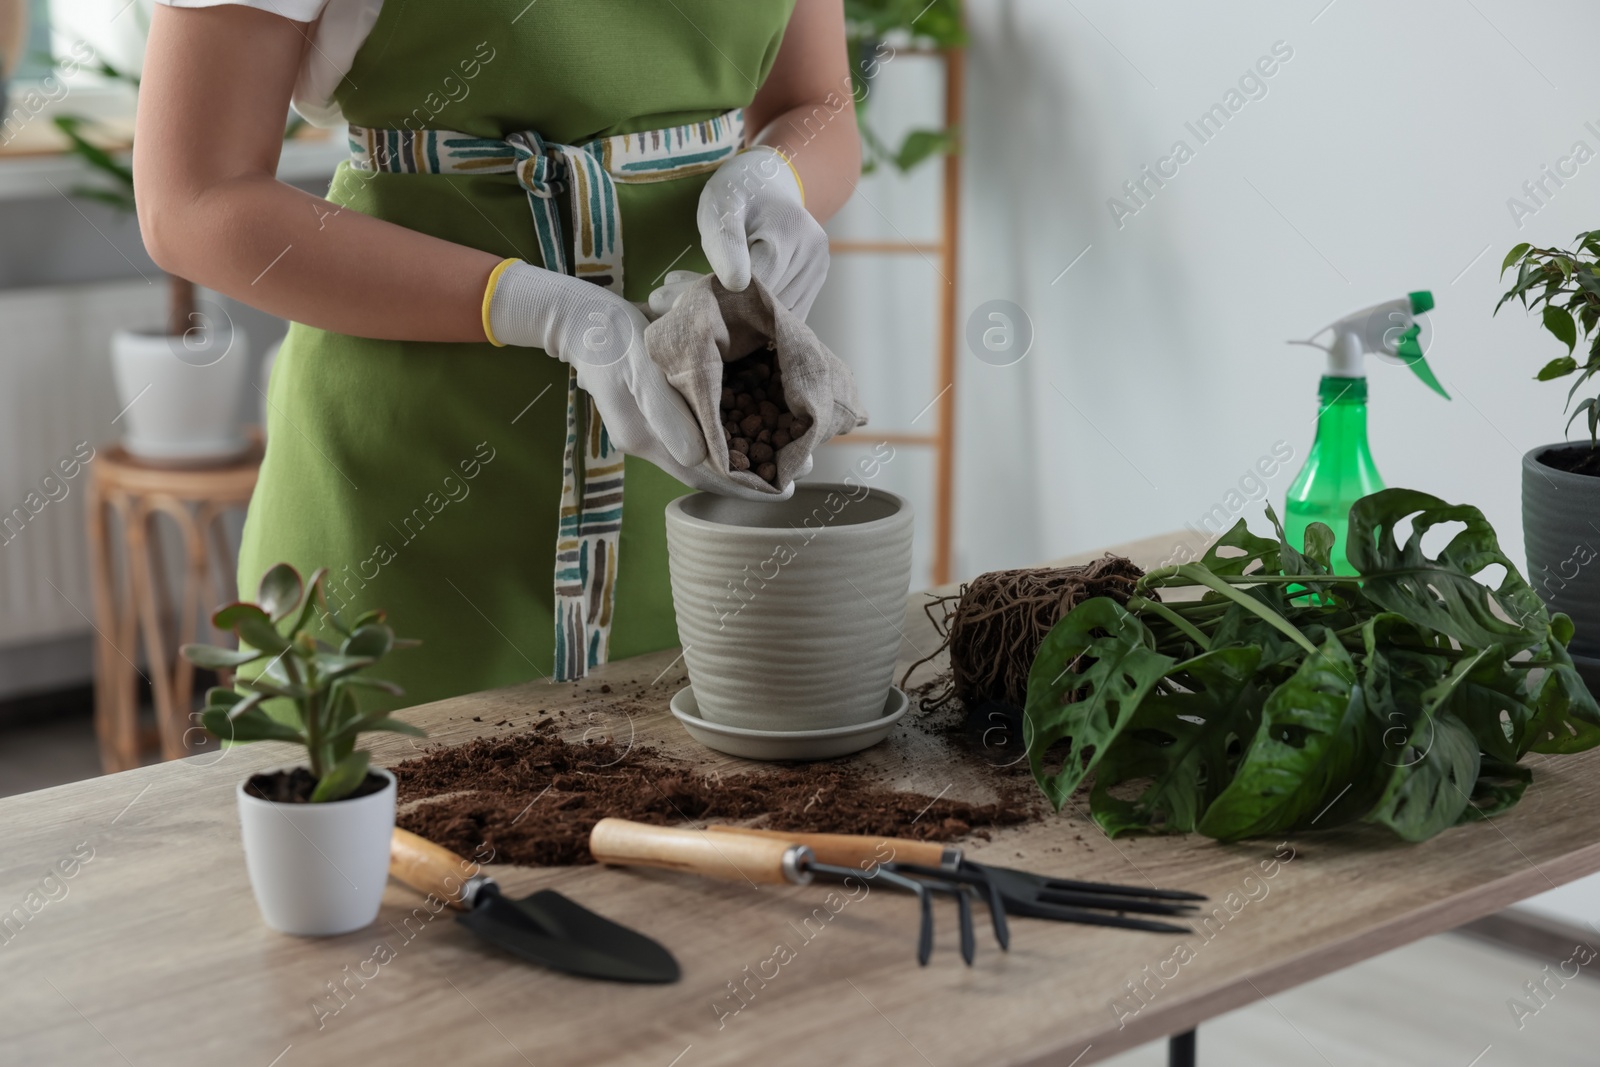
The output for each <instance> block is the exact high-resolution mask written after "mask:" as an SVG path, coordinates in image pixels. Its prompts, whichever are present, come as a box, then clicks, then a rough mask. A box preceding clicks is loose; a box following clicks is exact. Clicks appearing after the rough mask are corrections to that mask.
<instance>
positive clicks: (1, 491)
mask: <svg viewBox="0 0 1600 1067" xmlns="http://www.w3.org/2000/svg"><path fill="white" fill-rule="evenodd" d="M165 303H166V292H165V286H164V285H163V279H161V278H160V277H159V276H155V275H152V279H151V282H150V283H148V284H147V283H146V282H144V281H134V282H117V283H114V284H104V285H90V286H75V287H70V288H50V289H21V290H16V289H14V290H9V291H6V292H0V541H3V543H0V646H8V645H18V644H27V643H32V642H35V641H41V640H47V639H50V638H57V637H63V636H69V635H73V634H83V633H89V632H91V631H92V629H93V627H92V625H91V624H90V622H89V620H90V619H91V618H93V616H94V604H93V600H92V595H91V592H90V582H89V557H88V549H87V545H86V538H85V535H84V513H83V501H84V497H85V495H86V489H87V485H88V470H87V469H85V470H83V471H81V472H80V473H78V475H77V477H75V478H73V479H70V480H68V479H65V478H62V477H61V470H60V467H59V464H60V463H61V462H62V461H63V460H71V459H75V458H76V455H75V453H77V451H78V447H79V444H80V442H87V443H88V444H89V445H90V446H91V447H93V448H94V449H96V454H98V453H99V450H101V449H102V448H103V447H104V446H105V445H106V444H107V443H108V442H111V441H114V440H115V439H116V438H117V435H118V431H119V425H118V424H115V423H113V421H112V420H113V419H114V418H116V417H117V415H118V405H117V401H116V393H115V390H114V388H113V387H112V383H111V357H110V344H111V334H112V332H113V331H114V330H117V329H119V328H122V327H128V326H140V325H154V324H157V323H160V322H161V321H162V316H163V314H164V312H165ZM89 466H91V467H92V466H93V461H92V460H91V461H90V464H89ZM50 476H54V478H55V479H56V480H55V481H53V482H50V483H46V482H45V479H46V478H47V477H50ZM63 487H64V490H65V492H64V493H63ZM30 493H33V494H37V496H35V497H34V498H33V503H34V505H35V506H37V505H38V503H39V501H44V502H45V503H44V505H43V506H42V507H41V508H39V510H38V513H37V514H32V513H31V511H30V509H29V508H28V507H27V504H26V502H27V501H28V497H29V494H30ZM52 496H54V497H57V498H59V499H51V497H52ZM16 508H22V509H23V513H24V514H26V515H28V518H27V520H26V522H23V521H22V520H21V519H20V518H19V517H17V516H16V515H15V513H14V511H13V509H16ZM6 516H11V517H12V519H11V522H10V524H9V525H7V524H4V522H3V520H4V518H5V517H6Z"/></svg>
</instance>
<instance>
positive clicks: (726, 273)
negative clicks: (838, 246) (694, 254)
mask: <svg viewBox="0 0 1600 1067" xmlns="http://www.w3.org/2000/svg"><path fill="white" fill-rule="evenodd" d="M696 221H697V222H698V223H699V225H700V245H701V247H702V248H704V250H705V254H706V260H707V261H708V262H709V263H710V264H711V269H712V270H713V271H714V272H715V273H716V275H717V280H718V281H720V282H721V283H722V284H723V285H724V286H725V287H727V288H728V289H731V290H732V291H734V292H736V293H740V292H743V291H744V290H745V288H746V287H747V286H748V285H749V284H750V279H751V277H756V278H759V279H761V283H762V284H763V285H765V286H766V287H767V291H768V292H770V293H771V294H772V295H773V296H775V297H777V298H778V299H779V300H781V301H783V304H784V306H785V307H787V308H788V309H789V310H790V311H793V312H794V313H795V315H797V316H798V317H799V318H800V319H801V321H804V320H805V318H806V316H807V315H809V314H810V313H811V305H812V303H813V302H815V301H816V299H817V293H818V292H820V291H821V290H822V283H823V281H824V279H826V278H827V276H828V235H827V233H826V232H824V231H823V229H822V224H821V223H819V222H817V220H816V219H815V218H813V217H812V216H811V212H809V211H807V210H806V204H805V192H804V190H803V189H802V188H801V186H800V179H799V177H798V176H797V175H796V174H795V171H794V168H792V167H791V166H789V164H788V162H787V161H786V160H785V159H784V157H783V156H782V155H781V154H780V153H779V152H778V150H777V149H775V148H770V147H768V146H766V145H757V146H756V147H754V148H750V149H747V150H746V151H743V152H740V153H739V154H738V155H736V156H734V157H733V158H731V159H728V160H725V161H724V162H723V163H722V165H721V166H719V167H718V168H717V169H716V172H715V173H714V174H712V175H711V180H710V181H708V182H706V184H705V188H704V189H702V190H701V192H700V209H699V211H698V212H697V213H696Z"/></svg>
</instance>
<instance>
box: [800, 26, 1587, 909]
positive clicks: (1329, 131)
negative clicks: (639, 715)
mask: <svg viewBox="0 0 1600 1067" xmlns="http://www.w3.org/2000/svg"><path fill="white" fill-rule="evenodd" d="M970 13H971V23H972V35H973V46H972V52H971V71H970V76H971V92H970V94H969V107H970V108H971V111H972V114H971V117H970V119H969V122H968V124H967V149H966V156H965V174H966V182H967V193H966V196H965V199H964V203H963V212H964V239H965V242H966V252H965V255H964V258H963V263H962V271H963V278H962V281H961V288H960V292H961V296H960V306H961V308H962V311H963V314H964V315H965V314H967V313H970V311H971V309H974V308H976V307H977V306H978V305H979V304H981V303H982V302H984V301H986V300H990V299H1005V300H1010V301H1012V302H1014V303H1016V304H1017V305H1020V306H1021V307H1022V308H1023V309H1025V310H1026V312H1027V314H1028V316H1029V317H1030V318H1031V320H1032V324H1033V327H1034V330H1035V332H1036V340H1035V342H1034V346H1033V349H1032V351H1031V353H1030V354H1029V355H1028V357H1027V358H1025V359H1024V360H1022V361H1021V362H1020V363H1018V364H1016V365H1015V366H1011V367H1005V368H1001V367H994V366H990V365H987V364H985V363H982V362H980V361H979V360H977V359H976V358H973V357H972V356H971V355H970V354H969V353H967V352H965V351H963V353H962V359H961V362H960V379H959V384H958V386H957V395H958V404H959V408H958V411H959V432H960V434H961V449H960V461H959V465H958V486H957V497H958V513H959V517H958V524H957V528H958V556H957V562H958V566H957V570H958V572H959V574H960V575H961V576H970V575H972V574H976V573H978V572H980V571H984V570H989V569H994V568H997V567H1002V566H1016V565H1023V564H1028V563H1033V562H1037V561H1040V560H1043V559H1046V558H1049V557H1052V556H1059V555H1064V554H1067V553H1069V552H1075V551H1080V550H1083V549H1087V548H1092V547H1094V546H1097V545H1104V544H1109V543H1113V542H1117V541H1122V540H1128V539H1132V538H1137V537H1142V536H1147V535H1150V534H1154V533H1158V532H1161V531H1164V530H1174V529H1177V528H1179V527H1181V526H1183V525H1184V523H1186V522H1192V521H1194V520H1196V519H1197V518H1198V517H1199V516H1200V515H1201V514H1202V513H1203V512H1205V511H1206V510H1207V509H1209V508H1210V507H1211V506H1212V505H1213V504H1216V503H1219V502H1221V501H1223V499H1224V496H1225V494H1226V493H1227V492H1228V490H1229V489H1230V488H1232V487H1233V486H1234V485H1235V484H1236V483H1237V481H1238V479H1239V478H1240V476H1241V475H1242V474H1244V473H1245V472H1246V471H1247V470H1248V468H1249V467H1250V466H1251V465H1252V464H1254V462H1255V461H1256V459H1257V458H1258V457H1260V456H1262V455H1263V454H1266V453H1268V452H1269V451H1270V450H1271V448H1272V446H1273V445H1274V443H1275V442H1277V441H1279V440H1282V441H1285V442H1287V443H1288V444H1289V445H1290V446H1292V447H1293V449H1294V450H1295V453H1296V457H1297V459H1296V461H1295V462H1294V463H1292V464H1290V465H1289V468H1288V469H1287V470H1285V471H1284V472H1283V473H1281V474H1280V475H1278V476H1277V477H1276V478H1275V479H1274V480H1273V481H1272V483H1271V500H1272V501H1273V502H1274V503H1275V504H1276V505H1278V506H1280V508H1281V501H1282V498H1283V494H1284V491H1285V490H1286V489H1287V488H1288V483H1289V481H1290V480H1291V479H1292V477H1293V475H1294V473H1295V471H1296V470H1297V469H1298V466H1299V459H1300V458H1301V457H1303V456H1304V455H1305V451H1306V449H1307V448H1308V447H1309V445H1310V443H1311V436H1312V430H1313V421H1314V417H1315V414H1316V391H1317V379H1318V376H1319V374H1320V373H1321V368H1320V357H1319V354H1318V353H1316V352H1315V351H1314V350H1311V349H1306V348H1298V347H1295V348H1291V347H1289V346H1287V345H1285V344H1284V343H1283V342H1284V341H1285V339H1287V338H1291V337H1305V336H1307V335H1308V334H1310V333H1311V332H1312V331H1314V330H1316V329H1317V328H1319V327H1321V326H1323V325H1324V324H1326V323H1327V322H1329V321H1330V320H1332V319H1334V318H1336V317H1338V316H1340V315H1343V314H1345V313H1346V312H1348V311H1350V310H1354V309H1356V308H1358V307H1362V306H1365V305H1367V304H1371V303H1375V302H1377V301H1379V300H1384V299H1389V298H1392V297H1398V296H1402V295H1404V294H1405V293H1406V292H1408V291H1410V290H1413V289H1431V290H1433V292H1434V295H1435V297H1436V298H1437V301H1438V308H1437V310H1436V311H1435V312H1434V313H1433V315H1432V316H1431V318H1432V325H1433V329H1434V335H1435V336H1434V342H1433V346H1432V348H1431V350H1430V352H1429V361H1430V363H1431V364H1432V365H1433V367H1434V369H1435V371H1436V372H1437V373H1438V375H1439V377H1440V378H1441V380H1443V381H1444V383H1445V384H1446V386H1447V387H1448V388H1449V389H1450V391H1451V393H1452V394H1453V396H1454V397H1455V399H1454V400H1453V401H1452V402H1449V403H1446V402H1445V401H1443V400H1441V399H1439V398H1438V397H1436V396H1435V395H1434V394H1432V393H1431V392H1429V391H1428V390H1427V389H1426V388H1425V387H1424V386H1423V385H1422V384H1421V383H1420V382H1417V381H1416V380H1415V379H1413V378H1412V377H1411V376H1410V373H1409V372H1408V371H1406V370H1405V369H1404V368H1401V367H1397V366H1393V365H1389V364H1385V363H1378V362H1374V363H1373V365H1372V366H1371V368H1370V374H1371V379H1370V386H1371V394H1372V402H1371V418H1372V426H1371V440H1372V446H1373V450H1374V453H1375V455H1376V457H1377V461H1378V464H1379V468H1380V470H1381V471H1382V472H1383V474H1384V477H1385V479H1386V480H1387V482H1388V484H1390V485H1401V486H1409V487H1413V488H1417V489H1423V490H1426V491H1429V492H1432V493H1435V494H1437V495H1439V496H1442V497H1445V498H1446V499H1449V500H1452V501H1459V502H1467V503H1472V504H1475V505H1477V506H1478V507H1480V508H1482V509H1483V511H1484V512H1485V513H1486V514H1487V515H1488V517H1489V519H1490V521H1491V522H1493V523H1494V525H1495V527H1496V528H1497V529H1498V530H1499V532H1500V535H1501V539H1502V542H1503V544H1504V545H1505V547H1506V549H1507V551H1508V553H1509V554H1510V555H1511V556H1512V558H1514V559H1516V560H1518V561H1519V562H1520V561H1521V560H1522V558H1523V556H1522V534H1521V528H1520V527H1521V519H1520V505H1519V493H1520V490H1519V456H1520V454H1521V453H1522V452H1523V451H1525V450H1527V449H1529V448H1532V447H1534V446H1535V445H1539V444H1542V443H1546V442H1549V441H1552V440H1556V439H1559V438H1560V437H1561V436H1562V426H1563V423H1564V422H1565V416H1564V415H1562V413H1561V405H1562V402H1563V400H1564V398H1565V393H1566V389H1565V386H1564V385H1561V384H1540V383H1536V382H1534V381H1532V380H1531V379H1532V375H1533V374H1534V372H1535V371H1536V370H1537V369H1538V367H1539V366H1541V365H1542V364H1543V363H1544V362H1545V361H1546V360H1547V359H1549V358H1552V357H1553V356H1555V355H1557V354H1559V351H1560V346H1559V345H1558V344H1557V343H1556V342H1555V341H1553V340H1551V339H1549V338H1548V337H1546V336H1545V335H1543V334H1542V332H1541V331H1539V330H1538V329H1536V324H1535V323H1534V322H1533V321H1531V320H1528V319H1526V318H1525V317H1524V315H1523V313H1522V311H1521V310H1520V308H1508V309H1506V310H1505V311H1502V312H1501V314H1500V316H1499V317H1498V318H1491V317H1490V312H1491V311H1492V309H1493V307H1494V304H1495V301H1496V299H1497V297H1498V294H1499V293H1500V292H1501V286H1500V284H1499V282H1498V280H1497V273H1498V270H1499V266H1500V260H1501V258H1502V257H1503V256H1504V254H1505V252H1506V250H1507V249H1508V248H1510V247H1511V245H1513V244H1515V243H1517V242H1518V241H1523V240H1531V241H1534V242H1536V243H1542V244H1549V243H1565V242H1566V241H1568V240H1569V239H1570V238H1571V237H1572V235H1573V234H1574V233H1576V232H1578V231H1579V230H1583V229H1588V228H1591V227H1600V159H1596V160H1593V161H1590V162H1589V163H1588V164H1587V165H1586V166H1583V167H1581V168H1580V169H1579V170H1578V173H1577V175H1576V177H1574V178H1571V179H1570V180H1568V181H1567V183H1566V185H1565V187H1564V188H1561V189H1559V190H1558V191H1556V193H1555V195H1554V196H1553V197H1551V198H1550V199H1549V200H1548V203H1547V205H1546V206H1544V207H1542V208H1540V209H1539V210H1538V211H1537V213H1536V214H1534V215H1533V216H1532V217H1530V218H1527V219H1525V220H1524V225H1523V227H1522V228H1520V229H1519V227H1518V225H1517V224H1516V222H1515V221H1514V220H1513V218H1512V216H1511V213H1510V212H1509V211H1508V208H1507V200H1508V198H1510V197H1513V196H1517V197H1523V196H1524V194H1523V193H1522V190H1521V186H1522V183H1523V182H1524V181H1527V180H1529V179H1532V178H1536V177H1538V176H1539V174H1540V169H1541V167H1542V166H1543V165H1544V164H1550V165H1551V166H1552V167H1553V166H1555V165H1556V163H1557V160H1558V159H1559V158H1560V157H1562V156H1565V155H1568V154H1569V153H1570V152H1571V151H1572V148H1573V145H1574V143H1575V142H1577V141H1580V140H1581V141H1583V142H1586V144H1587V146H1588V148H1589V149H1590V150H1591V151H1595V152H1600V64H1596V63H1595V62H1594V58H1593V44H1594V42H1595V41H1596V40H1600V7H1597V6H1596V5H1594V4H1592V3H1591V4H1583V3H1580V2H1578V0H1553V2H1539V3H1526V2H1523V3H1514V2H1512V0H1471V2H1470V3H1464V2H1460V0H1408V2H1406V3H1403V4H1401V3H1393V2H1388V3H1379V2H1377V0H1335V2H1334V3H1332V4H1331V5H1330V4H1328V0H1296V2H1293V3H1285V2H1282V0H1279V2H1266V0H1226V2H1223V0H1212V2H1208V3H1205V4H1194V3H1181V2H1177V0H1157V2H1145V3H1139V4H1129V3H1116V2H1114V0H1072V2H1070V3H1067V2H1063V0H971V3H970ZM1278 41H1282V42H1286V44H1287V46H1288V47H1289V48H1292V50H1293V56H1292V58H1290V59H1289V60H1288V61H1287V62H1284V63H1282V64H1281V65H1280V66H1279V67H1278V69H1277V71H1276V73H1275V74H1274V75H1273V76H1272V77H1271V78H1270V79H1266V87H1267V94H1266V96H1265V97H1263V98H1261V99H1257V100H1251V101H1249V102H1247V103H1246V104H1245V105H1244V106H1243V107H1242V108H1241V109H1240V110H1239V112H1238V113H1237V114H1235V115H1233V116H1232V117H1231V119H1230V120H1229V121H1228V123H1227V125H1226V127H1225V128H1224V129H1223V131H1222V132H1221V133H1220V134H1219V135H1217V136H1216V137H1215V139H1214V140H1212V141H1210V143H1207V144H1203V145H1201V144H1199V142H1198V140H1197V138H1196V137H1195V136H1194V134H1192V133H1191V132H1190V131H1189V130H1187V129H1186V128H1185V123H1186V122H1190V121H1193V120H1194V119H1196V118H1197V117H1198V116H1199V115H1200V114H1201V113H1202V112H1203V111H1205V110H1206V109H1207V108H1208V107H1209V106H1210V105H1211V104H1212V103H1215V102H1219V101H1221V100H1222V97H1223V94H1224V93H1225V92H1226V91H1227V90H1228V89H1229V88H1231V87H1234V86H1235V85H1236V84H1237V82H1238V79H1239V77H1240V75H1241V74H1243V73H1244V72H1245V71H1247V70H1248V69H1250V67H1251V66H1252V64H1254V63H1255V62H1256V60H1257V59H1258V57H1261V56H1264V55H1267V54H1269V53H1270V50H1271V49H1272V46H1273V44H1274V42H1278ZM938 85H939V82H938V78H937V71H936V70H934V69H932V67H931V65H930V64H926V63H919V61H917V60H913V59H905V60H901V61H896V63H895V64H891V65H890V67H889V69H888V71H887V73H886V74H885V76H884V77H883V79H882V80H881V82H880V84H879V86H878V87H877V89H876V90H875V96H874V99H873V100H872V105H871V106H872V107H873V108H874V113H875V115H876V116H877V121H880V122H881V123H883V124H884V125H887V126H894V125H895V124H896V123H897V122H898V123H904V122H906V121H910V120H911V118H912V117H913V116H916V117H922V118H926V117H929V116H932V115H934V114H936V110H937V101H938V96H937V93H938ZM1586 122H1593V123H1594V126H1595V128H1594V129H1593V130H1591V129H1589V128H1586V126H1585V123H1586ZM1180 138H1181V139H1184V140H1186V141H1187V142H1188V143H1189V146H1190V147H1191V148H1193V149H1195V154H1194V158H1193V159H1191V160H1190V161H1189V162H1187V163H1185V164H1184V165H1182V166H1181V168H1180V169H1179V173H1178V174H1177V176H1176V177H1174V178H1171V179H1169V180H1168V181H1167V184H1166V186H1165V187H1164V188H1162V189H1160V190H1159V191H1157V192H1156V193H1155V194H1154V196H1153V197H1152V198H1151V199H1150V201H1149V203H1148V205H1147V206H1146V207H1144V208H1142V209H1141V210H1139V211H1138V212H1137V214H1136V215H1134V216H1133V217H1131V218H1126V219H1124V220H1123V225H1122V226H1120V227H1119V226H1118V225H1117V224H1116V222H1114V221H1113V219H1112V217H1111V214H1110V212H1109V211H1108V209H1107V204H1106V202H1107V199H1108V198H1110V197H1112V196H1118V195H1122V194H1121V189H1120V186H1121V184H1122V183H1123V182H1124V181H1125V180H1128V179H1130V178H1134V177H1136V176H1137V174H1138V172H1139V170H1140V168H1141V167H1142V166H1143V165H1145V164H1147V163H1148V164H1152V165H1153V164H1154V163H1155V162H1156V161H1157V160H1158V159H1159V158H1160V157H1162V156H1164V155H1167V154H1168V153H1169V152H1170V151H1171V148H1172V145H1173V142H1174V141H1175V140H1178V139H1180ZM862 189H863V196H861V197H858V198H857V201H856V202H855V203H853V204H852V205H851V206H850V207H849V208H848V209H847V211H846V212H845V213H844V215H843V216H842V217H841V218H840V220H839V221H838V223H836V225H835V227H834V229H835V231H836V232H837V233H839V234H840V235H841V236H844V235H848V236H873V237H897V236H912V237H925V236H927V235H929V234H931V233H932V227H933V225H934V220H935V219H936V215H934V214H933V212H934V209H935V204H936V199H935V198H936V196H937V173H936V168H928V169H927V170H925V171H923V172H920V173H919V174H917V175H916V176H914V178H913V179H912V180H910V181H902V180H899V179H893V178H887V177H880V178H873V179H869V180H867V181H865V182H864V183H863V186H862ZM1085 247H1088V248H1089V251H1088V252H1087V254H1085V255H1084V256H1083V258H1082V259H1081V260H1079V261H1078V262H1077V264H1076V265H1075V266H1073V267H1072V269H1071V270H1070V271H1069V272H1067V273H1066V274H1065V275H1064V276H1062V275H1060V272H1061V271H1062V270H1063V268H1065V267H1066V266H1067V265H1068V264H1069V263H1070V262H1072V260H1073V259H1074V257H1076V256H1078V255H1079V253H1080V252H1082V251H1083V249H1084V248H1085ZM1480 253H1481V255H1480ZM1058 276H1059V280H1056V279H1058ZM935 280H936V278H935V275H934V272H933V271H932V269H931V267H930V265H929V264H928V263H926V262H922V261H918V260H915V259H913V260H912V261H910V262H907V263H890V262H888V261H885V260H874V261H872V262H870V263H862V262H846V261H844V260H842V259H841V260H839V261H837V262H836V266H835V268H834V271H833V275H832V280H831V283H830V288H829V292H828V293H827V294H826V297H825V300H824V301H823V302H822V303H820V304H819V305H818V309H819V310H818V312H817V313H815V315H814V320H815V324H816V325H817V326H818V328H819V332H821V333H822V334H823V336H824V337H825V338H826V339H827V340H828V341H829V342H830V343H831V344H833V345H834V346H835V347H836V349H837V350H838V351H839V352H840V353H841V354H842V355H844V356H845V358H847V359H849V360H850V361H851V362H852V363H853V364H854V365H855V366H856V368H857V370H858V374H859V376H860V380H861V384H862V389H863V393H864V396H865V400H866V402H867V406H868V409H869V410H870V411H871V412H872V413H873V415H874V416H875V419H874V425H875V426H878V427H882V428H884V429H902V428H905V420H908V419H909V418H911V417H912V416H913V415H915V414H916V412H917V411H918V410H919V409H920V408H921V407H922V406H923V404H925V403H926V402H927V400H928V399H929V398H930V397H931V392H930V391H929V389H928V388H927V385H926V383H927V382H928V381H929V380H930V378H931V369H930V367H931V364H930V363H929V362H928V361H929V359H930V358H931V356H930V354H931V346H932V336H933V334H932V327H931V316H932V314H933V309H934V307H935V305H934V303H933V293H932V287H933V284H934V282H935ZM1058 389H1059V392H1057V390H1058ZM1062 394H1064V396H1063V395H1062ZM927 421H928V420H927V419H924V420H923V421H922V422H921V423H919V425H918V426H917V427H916V428H918V429H923V428H926V425H927ZM867 432H868V433H870V429H869V430H868V431H867ZM1580 432H1581V429H1580ZM922 469H923V471H924V475H925V468H922ZM913 473H914V472H913V470H912V466H911V465H910V464H907V465H906V467H905V468H903V469H902V470H900V471H898V472H896V474H897V476H900V475H903V476H904V477H905V479H906V483H905V484H904V485H903V486H899V485H897V487H899V488H904V489H906V490H908V491H911V492H912V495H913V497H914V498H915V499H916V500H917V502H918V503H919V504H921V506H922V507H923V508H924V509H925V508H926V507H927V504H928V497H927V495H926V485H927V479H926V477H925V476H923V477H921V478H914V477H912V475H913ZM1252 511H1253V512H1254V513H1255V514H1259V511H1260V507H1259V505H1256V506H1255V507H1254V508H1253V509H1252ZM1535 788H1537V786H1535ZM1552 906H1553V907H1555V908H1556V909H1557V913H1559V914H1561V915H1563V916H1564V917H1566V918H1568V919H1569V920H1570V921H1574V922H1586V921H1588V920H1589V919H1593V918H1600V887H1597V886H1593V885H1589V884H1587V883H1585V884H1584V885H1583V886H1581V887H1579V888H1576V889H1575V890H1573V891H1572V892H1570V893H1568V894H1567V895H1566V896H1565V897H1564V898H1563V899H1562V900H1560V901H1556V902H1554V903H1553V904H1552Z"/></svg>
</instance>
